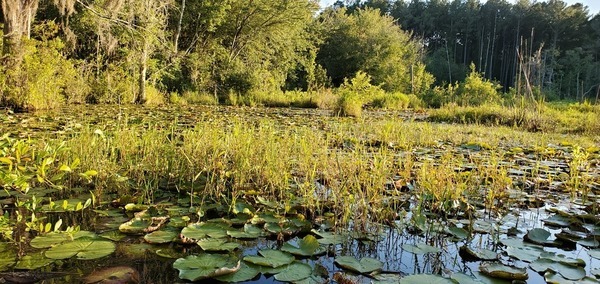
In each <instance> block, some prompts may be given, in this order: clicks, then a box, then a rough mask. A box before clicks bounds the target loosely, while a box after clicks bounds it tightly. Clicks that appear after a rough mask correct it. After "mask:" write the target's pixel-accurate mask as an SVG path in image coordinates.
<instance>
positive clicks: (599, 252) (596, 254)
mask: <svg viewBox="0 0 600 284" xmlns="http://www.w3.org/2000/svg"><path fill="white" fill-rule="evenodd" d="M588 254H589V255H590V256H591V257H593V258H595V259H600V249H591V250H588Z"/></svg>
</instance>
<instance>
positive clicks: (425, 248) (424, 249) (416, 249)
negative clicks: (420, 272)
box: [402, 244, 442, 254]
mask: <svg viewBox="0 0 600 284" xmlns="http://www.w3.org/2000/svg"><path fill="white" fill-rule="evenodd" d="M402 249H404V250H405V251H408V252H410V253H414V254H426V253H438V252H441V251H442V250H441V249H439V248H436V247H432V246H430V245H427V244H417V245H411V244H403V245H402Z"/></svg>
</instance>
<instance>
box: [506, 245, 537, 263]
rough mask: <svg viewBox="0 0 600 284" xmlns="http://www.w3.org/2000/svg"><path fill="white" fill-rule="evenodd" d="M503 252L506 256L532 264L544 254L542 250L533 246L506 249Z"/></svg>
mask: <svg viewBox="0 0 600 284" xmlns="http://www.w3.org/2000/svg"><path fill="white" fill-rule="evenodd" d="M504 251H506V253H507V254H508V256H510V257H512V258H516V259H519V260H522V261H525V262H532V261H534V260H536V259H538V258H540V255H541V254H542V253H543V252H544V249H543V248H538V247H533V246H521V247H512V246H511V247H507V248H506V249H505V250H504Z"/></svg>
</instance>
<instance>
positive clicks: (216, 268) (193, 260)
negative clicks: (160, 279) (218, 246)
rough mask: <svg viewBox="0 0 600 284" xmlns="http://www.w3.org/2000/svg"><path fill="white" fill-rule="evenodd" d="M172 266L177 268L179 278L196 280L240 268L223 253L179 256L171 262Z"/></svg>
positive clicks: (239, 265)
mask: <svg viewBox="0 0 600 284" xmlns="http://www.w3.org/2000/svg"><path fill="white" fill-rule="evenodd" d="M173 268H175V269H177V270H179V278H181V279H186V280H190V281H198V280H202V279H207V278H212V277H218V276H224V275H227V274H232V273H234V272H236V271H238V270H239V269H240V268H241V264H240V262H238V263H237V265H235V264H234V263H232V260H231V259H230V258H228V257H227V256H224V255H218V254H217V255H214V254H203V255H199V256H198V255H189V256H187V257H185V258H179V259H177V260H175V262H174V263H173Z"/></svg>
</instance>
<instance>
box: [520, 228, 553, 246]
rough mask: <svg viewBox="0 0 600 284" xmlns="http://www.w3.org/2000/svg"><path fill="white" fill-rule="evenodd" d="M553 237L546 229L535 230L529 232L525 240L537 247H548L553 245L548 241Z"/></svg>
mask: <svg viewBox="0 0 600 284" xmlns="http://www.w3.org/2000/svg"><path fill="white" fill-rule="evenodd" d="M551 235H552V234H551V233H550V232H548V231H546V230H544V229H540V228H535V229H532V230H529V231H528V232H527V234H526V235H525V240H526V241H529V242H531V243H534V244H537V245H547V244H550V243H552V241H549V240H548V238H549V237H550V236H551Z"/></svg>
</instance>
